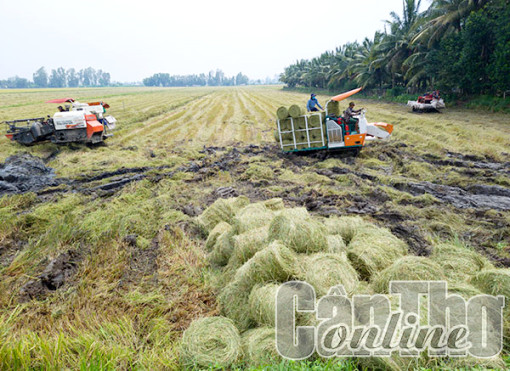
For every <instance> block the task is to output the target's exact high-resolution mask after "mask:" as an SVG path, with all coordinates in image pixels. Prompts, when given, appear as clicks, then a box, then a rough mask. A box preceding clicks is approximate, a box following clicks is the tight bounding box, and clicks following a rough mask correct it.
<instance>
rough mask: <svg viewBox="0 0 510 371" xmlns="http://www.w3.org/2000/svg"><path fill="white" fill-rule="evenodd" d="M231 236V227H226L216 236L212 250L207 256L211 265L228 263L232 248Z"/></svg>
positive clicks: (220, 265)
mask: <svg viewBox="0 0 510 371" xmlns="http://www.w3.org/2000/svg"><path fill="white" fill-rule="evenodd" d="M232 236H233V230H232V228H230V229H227V230H226V231H225V232H223V233H222V234H220V235H219V236H218V238H217V239H216V243H215V244H214V248H213V250H212V251H211V253H209V255H208V256H207V258H208V260H209V262H210V263H211V264H212V265H216V266H219V267H222V266H224V265H226V264H227V263H228V261H229V259H230V257H231V256H232V252H233V250H234V246H233V244H232Z"/></svg>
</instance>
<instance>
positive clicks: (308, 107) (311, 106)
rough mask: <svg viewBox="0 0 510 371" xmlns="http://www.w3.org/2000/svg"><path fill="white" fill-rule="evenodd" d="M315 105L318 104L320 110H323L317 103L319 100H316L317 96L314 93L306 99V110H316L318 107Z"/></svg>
mask: <svg viewBox="0 0 510 371" xmlns="http://www.w3.org/2000/svg"><path fill="white" fill-rule="evenodd" d="M315 106H319V108H320V109H321V110H324V108H322V107H321V105H320V104H319V101H318V100H317V96H316V95H315V94H312V95H310V99H309V100H308V103H307V104H306V110H307V111H308V112H317V111H318V109H317V107H315Z"/></svg>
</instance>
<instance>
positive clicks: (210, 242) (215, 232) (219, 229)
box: [205, 222, 232, 251]
mask: <svg viewBox="0 0 510 371" xmlns="http://www.w3.org/2000/svg"><path fill="white" fill-rule="evenodd" d="M230 231H232V226H231V225H230V224H228V223H226V222H219V223H218V224H216V226H215V227H214V228H213V229H212V231H211V233H209V236H208V237H207V240H206V241H205V248H206V250H207V251H211V250H212V249H213V248H214V245H215V244H216V241H217V240H218V237H219V236H221V234H222V233H223V232H230Z"/></svg>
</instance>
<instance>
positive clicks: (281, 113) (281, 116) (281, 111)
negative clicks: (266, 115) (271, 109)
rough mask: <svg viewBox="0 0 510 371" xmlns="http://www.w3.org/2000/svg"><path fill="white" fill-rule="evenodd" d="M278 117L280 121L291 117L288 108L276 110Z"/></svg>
mask: <svg viewBox="0 0 510 371" xmlns="http://www.w3.org/2000/svg"><path fill="white" fill-rule="evenodd" d="M276 116H277V117H278V119H280V120H284V119H286V118H287V117H289V110H288V109H287V107H278V109H277V110H276Z"/></svg>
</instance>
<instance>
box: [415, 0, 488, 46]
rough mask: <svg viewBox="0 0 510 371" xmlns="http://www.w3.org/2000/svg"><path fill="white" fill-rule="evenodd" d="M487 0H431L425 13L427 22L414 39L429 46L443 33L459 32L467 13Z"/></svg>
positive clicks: (476, 8) (478, 7) (483, 4)
mask: <svg viewBox="0 0 510 371" xmlns="http://www.w3.org/2000/svg"><path fill="white" fill-rule="evenodd" d="M488 2H489V0H433V2H432V4H431V6H430V7H429V9H428V10H427V12H426V14H425V17H426V19H427V23H426V24H425V25H424V27H423V29H422V30H421V31H420V32H419V33H418V34H417V35H416V36H415V39H414V40H415V41H423V40H426V41H427V42H428V46H429V47H430V46H431V45H432V44H433V43H434V42H436V41H438V40H439V39H441V38H442V37H444V36H445V35H448V34H449V33H452V32H460V31H461V30H462V27H463V24H464V21H465V20H466V18H467V17H468V16H469V14H471V12H473V11H476V10H478V9H480V8H482V7H483V6H485V4H487V3H488Z"/></svg>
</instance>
